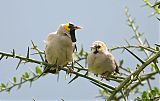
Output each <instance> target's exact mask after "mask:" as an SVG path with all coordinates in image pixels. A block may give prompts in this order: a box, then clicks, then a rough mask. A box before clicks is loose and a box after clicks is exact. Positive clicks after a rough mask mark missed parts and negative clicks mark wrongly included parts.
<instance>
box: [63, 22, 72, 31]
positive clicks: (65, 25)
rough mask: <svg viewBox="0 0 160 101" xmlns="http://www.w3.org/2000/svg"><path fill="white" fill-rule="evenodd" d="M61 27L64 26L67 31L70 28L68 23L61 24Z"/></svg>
mask: <svg viewBox="0 0 160 101" xmlns="http://www.w3.org/2000/svg"><path fill="white" fill-rule="evenodd" d="M63 27H64V28H65V29H66V30H67V31H69V30H70V28H69V23H67V24H64V25H63Z"/></svg>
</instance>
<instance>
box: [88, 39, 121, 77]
mask: <svg viewBox="0 0 160 101" xmlns="http://www.w3.org/2000/svg"><path fill="white" fill-rule="evenodd" d="M87 62H88V69H89V71H90V72H92V73H94V74H95V75H101V76H102V77H108V76H109V75H110V74H111V73H112V72H114V71H115V72H117V73H119V70H118V65H117V63H116V61H115V58H114V56H113V55H112V54H111V53H110V52H109V51H108V49H107V47H106V45H105V43H104V42H102V41H95V42H93V43H92V45H91V53H89V54H88V56H87Z"/></svg>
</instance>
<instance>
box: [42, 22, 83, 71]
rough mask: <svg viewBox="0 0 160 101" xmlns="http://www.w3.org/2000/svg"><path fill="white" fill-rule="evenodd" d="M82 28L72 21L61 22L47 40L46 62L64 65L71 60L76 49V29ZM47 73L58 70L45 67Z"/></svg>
mask: <svg viewBox="0 0 160 101" xmlns="http://www.w3.org/2000/svg"><path fill="white" fill-rule="evenodd" d="M77 29H81V27H80V26H75V25H74V24H72V23H66V24H61V25H60V26H59V27H58V29H57V31H56V32H51V33H49V35H48V37H47V39H46V40H45V62H47V63H49V64H56V65H57V66H60V67H64V66H66V65H67V64H68V63H69V62H71V61H72V60H73V59H72V54H73V52H74V50H75V49H76V44H75V43H76V41H77V40H76V35H75V31H76V30H77ZM44 70H45V71H44V72H45V73H47V72H49V73H56V72H57V70H56V69H55V68H54V70H52V69H47V68H45V69H44Z"/></svg>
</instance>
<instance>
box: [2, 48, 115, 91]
mask: <svg viewBox="0 0 160 101" xmlns="http://www.w3.org/2000/svg"><path fill="white" fill-rule="evenodd" d="M0 54H1V55H2V56H3V57H4V56H6V57H13V58H17V59H20V60H23V61H25V62H31V63H36V64H40V65H45V66H47V67H48V68H51V67H57V66H56V65H52V64H48V63H46V62H43V61H38V60H35V59H31V58H27V57H23V56H18V55H15V54H11V53H5V52H1V51H0ZM60 70H63V71H66V72H70V73H72V74H75V75H76V76H79V77H83V78H85V79H88V80H90V81H93V82H96V83H98V84H100V85H102V86H104V87H107V88H109V89H111V90H115V88H114V87H113V86H111V85H109V84H105V83H103V82H101V81H99V80H96V79H94V78H92V77H89V76H87V75H84V74H81V73H78V72H74V71H69V70H68V69H67V68H60Z"/></svg>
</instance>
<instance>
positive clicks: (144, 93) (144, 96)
mask: <svg viewBox="0 0 160 101" xmlns="http://www.w3.org/2000/svg"><path fill="white" fill-rule="evenodd" d="M147 98H148V97H147V92H146V91H143V93H142V99H143V100H144V99H147Z"/></svg>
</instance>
